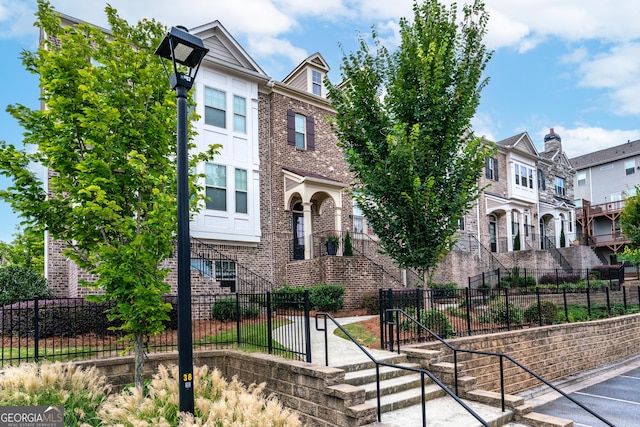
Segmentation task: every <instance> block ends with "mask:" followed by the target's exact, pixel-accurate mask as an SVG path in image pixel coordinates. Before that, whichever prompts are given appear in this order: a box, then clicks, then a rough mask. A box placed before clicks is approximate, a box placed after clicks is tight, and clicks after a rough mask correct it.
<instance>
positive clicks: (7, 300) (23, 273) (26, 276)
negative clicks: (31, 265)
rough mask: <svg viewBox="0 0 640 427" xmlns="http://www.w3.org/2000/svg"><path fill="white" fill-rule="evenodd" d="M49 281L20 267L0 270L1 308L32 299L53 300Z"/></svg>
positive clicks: (14, 266) (12, 266)
mask: <svg viewBox="0 0 640 427" xmlns="http://www.w3.org/2000/svg"><path fill="white" fill-rule="evenodd" d="M51 296H52V294H51V290H50V289H49V287H48V286H47V280H46V279H45V278H44V277H42V276H41V275H40V274H38V273H36V272H35V271H33V270H29V269H28V268H24V267H21V266H19V265H7V266H5V267H2V268H0V306H3V305H7V304H13V303H14V302H18V301H24V300H27V299H32V298H51Z"/></svg>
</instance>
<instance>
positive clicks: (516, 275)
mask: <svg viewBox="0 0 640 427" xmlns="http://www.w3.org/2000/svg"><path fill="white" fill-rule="evenodd" d="M603 281H605V282H607V285H608V286H610V287H611V288H614V289H615V288H616V287H618V286H620V285H622V284H623V283H624V281H625V266H624V265H616V266H600V267H595V268H585V269H571V270H565V269H559V268H555V269H538V268H536V269H534V268H522V267H512V268H510V269H506V268H497V269H495V270H491V271H486V272H482V273H480V274H478V275H475V276H469V278H468V287H469V288H472V289H487V288H505V287H511V288H527V287H529V288H531V287H533V286H546V287H548V286H552V285H555V286H556V287H559V286H560V285H563V284H573V285H574V286H573V288H580V286H582V287H583V288H588V287H602V284H603Z"/></svg>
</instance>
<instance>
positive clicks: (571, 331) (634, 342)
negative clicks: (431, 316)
mask: <svg viewBox="0 0 640 427" xmlns="http://www.w3.org/2000/svg"><path fill="white" fill-rule="evenodd" d="M448 342H449V344H451V345H452V346H454V347H458V348H461V349H473V350H480V351H485V352H495V353H506V354H508V355H509V356H511V357H513V358H514V359H515V360H517V361H518V362H520V363H522V364H523V365H524V366H527V367H528V368H529V369H531V370H532V371H534V372H535V373H536V374H538V375H540V376H542V377H543V378H544V379H546V380H547V381H558V380H560V379H563V378H567V377H570V376H573V375H576V374H579V373H581V372H585V371H589V370H593V369H597V368H601V367H604V366H608V365H612V364H615V363H617V362H621V361H624V360H626V359H629V358H632V357H634V356H638V355H639V354H640V352H639V350H638V349H639V348H640V314H632V315H627V316H620V317H615V318H612V319H606V320H596V321H591V322H580V323H567V324H563V325H552V326H543V327H537V328H530V329H520V330H515V331H510V332H504V333H499V334H491V335H477V336H472V337H464V338H457V339H451V340H448ZM423 348H428V349H432V350H442V349H443V346H442V345H441V344H440V343H432V344H427V345H425V346H423ZM445 352H446V354H447V355H448V356H447V358H448V361H452V360H453V359H452V356H451V353H450V352H449V351H448V350H446V351H445ZM458 360H459V361H460V362H461V363H463V364H464V367H463V368H462V369H461V372H460V373H459V375H470V376H473V377H475V378H476V380H477V386H478V388H480V389H485V390H491V391H500V369H499V358H498V357H491V356H481V355H475V354H474V355H470V354H467V355H462V354H459V356H458ZM504 368H505V371H504V372H505V391H506V393H510V394H513V393H518V392H521V391H523V390H526V389H529V388H532V387H535V386H538V385H540V382H539V381H538V380H536V379H535V378H533V377H531V376H530V375H529V374H527V373H526V372H524V371H523V370H521V369H520V368H518V367H516V366H515V365H513V364H512V363H511V362H509V361H506V360H505V362H504Z"/></svg>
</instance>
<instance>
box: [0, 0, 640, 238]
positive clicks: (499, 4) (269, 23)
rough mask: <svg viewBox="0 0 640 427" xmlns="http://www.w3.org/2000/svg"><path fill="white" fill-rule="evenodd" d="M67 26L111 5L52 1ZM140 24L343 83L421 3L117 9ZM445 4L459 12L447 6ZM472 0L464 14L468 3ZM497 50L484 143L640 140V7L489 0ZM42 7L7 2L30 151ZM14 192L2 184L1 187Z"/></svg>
mask: <svg viewBox="0 0 640 427" xmlns="http://www.w3.org/2000/svg"><path fill="white" fill-rule="evenodd" d="M51 3H52V4H53V6H54V7H55V8H56V9H57V10H58V11H60V12H62V13H65V14H67V15H70V16H73V17H76V18H79V19H82V20H85V21H88V22H91V23H94V24H97V25H100V26H106V19H105V15H104V6H105V4H106V3H103V2H101V1H95V0H91V1H87V0H83V1H79V0H51ZM109 3H110V4H111V5H112V6H113V7H115V8H116V9H117V10H118V11H119V13H120V15H121V16H122V17H123V18H125V19H127V20H129V21H130V22H135V21H137V20H139V19H142V18H155V19H157V20H159V21H160V22H162V23H164V24H166V25H168V26H171V25H185V26H187V27H195V26H198V25H201V24H205V23H207V22H210V21H213V20H219V21H220V22H221V23H222V24H223V25H224V26H225V27H226V28H227V30H229V32H231V34H232V35H233V36H234V37H235V38H236V40H237V41H238V42H239V43H240V44H241V45H242V46H243V47H244V48H245V49H246V51H247V52H248V53H249V55H251V56H252V57H253V59H254V60H256V61H257V62H258V64H260V66H261V67H262V68H263V69H264V70H265V72H266V73H267V74H269V75H270V76H271V77H272V78H274V79H276V80H281V79H283V78H284V77H285V76H286V75H287V74H288V73H289V72H290V71H291V70H293V68H295V66H296V65H298V64H299V63H300V62H301V61H302V60H303V59H304V58H306V57H307V56H308V55H310V54H313V53H315V52H320V53H321V54H322V55H323V57H324V58H325V59H326V60H327V62H328V63H329V65H330V66H331V68H332V69H331V73H330V78H331V79H332V80H333V81H334V82H337V81H339V80H340V63H341V58H342V51H341V48H340V47H339V44H341V45H342V47H343V49H344V50H345V51H346V52H350V51H352V50H354V49H356V48H357V37H358V34H359V33H360V34H364V35H368V34H370V32H371V29H372V28H375V29H376V31H377V32H378V34H379V35H380V36H381V37H382V38H384V39H385V41H386V43H387V44H388V47H390V48H393V47H394V46H395V45H397V40H398V37H397V29H398V24H397V23H398V19H399V18H400V17H402V16H406V17H410V16H412V10H411V6H412V4H413V2H412V1H411V0H394V1H389V0H323V1H321V2H315V1H304V0H303V1H300V0H216V1H198V0H182V1H180V2H179V8H176V7H175V5H176V4H177V3H176V2H175V0H171V1H170V0H153V1H151V0H134V1H132V0H110V1H109ZM443 3H451V2H450V1H443ZM463 3H464V1H460V2H459V4H463ZM486 3H487V9H488V10H489V12H490V22H489V33H488V35H487V37H486V42H487V45H488V47H489V48H490V49H492V50H494V55H493V58H492V60H491V62H490V63H489V65H488V67H487V70H486V75H487V76H488V77H489V78H490V83H489V85H488V86H487V87H486V88H485V90H484V91H483V94H482V100H481V104H480V107H479V109H478V112H477V114H476V117H475V119H474V122H473V124H474V130H475V131H476V133H477V134H480V135H484V136H486V137H487V138H488V139H491V140H494V141H497V140H501V139H504V138H508V137H509V136H512V135H515V134H517V133H519V132H523V131H527V132H528V133H529V134H530V136H531V137H532V139H533V140H534V142H535V143H536V145H537V146H538V148H539V149H541V148H542V138H543V136H544V135H545V134H546V133H548V131H549V128H552V127H553V128H554V129H555V131H556V133H558V134H560V136H561V137H562V143H563V148H564V150H565V151H566V152H567V154H568V155H569V156H570V157H572V156H577V155H581V154H585V153H587V152H591V151H595V150H598V149H602V148H607V147H611V146H614V145H618V144H622V143H624V142H627V140H636V139H640V121H639V120H638V119H639V118H640V78H639V77H640V25H638V24H637V23H638V22H640V8H639V7H637V4H636V2H632V1H625V2H615V7H614V6H612V2H603V1H601V0H562V1H557V0H517V1H514V0H487V1H486ZM34 11H35V1H34V0H28V1H26V0H0V49H1V50H0V51H1V52H3V55H4V61H3V67H2V68H1V69H0V76H1V77H2V81H3V82H4V87H3V88H2V90H1V91H0V140H5V141H7V142H9V143H12V144H15V145H20V144H21V140H22V138H21V134H22V129H21V128H20V127H19V126H18V125H17V123H16V122H15V120H14V119H13V118H12V117H11V116H9V115H8V114H7V113H6V112H5V107H6V106H7V105H9V104H15V103H20V104H23V105H26V106H28V107H31V108H38V105H39V102H38V81H37V76H33V75H31V74H29V73H27V72H26V71H24V69H23V67H22V64H21V63H20V59H19V55H20V52H21V51H22V50H23V49H26V50H33V49H35V47H36V46H37V41H38V31H37V29H36V28H35V27H33V25H32V24H33V21H34V16H33V13H34ZM8 183H9V181H8V180H7V179H6V178H4V177H0V188H5V187H6V186H7V185H8ZM17 222H18V220H17V218H16V215H15V214H13V213H12V212H11V209H10V207H9V206H8V205H6V204H4V203H2V202H0V240H3V241H11V240H12V234H13V233H14V232H15V227H16V224H17Z"/></svg>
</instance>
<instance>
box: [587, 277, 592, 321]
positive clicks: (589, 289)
mask: <svg viewBox="0 0 640 427" xmlns="http://www.w3.org/2000/svg"><path fill="white" fill-rule="evenodd" d="M587 314H589V319H591V286H589V280H587Z"/></svg>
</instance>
